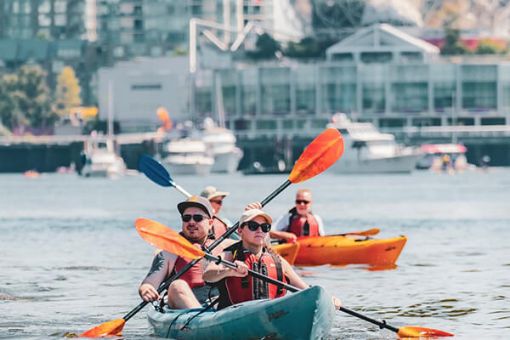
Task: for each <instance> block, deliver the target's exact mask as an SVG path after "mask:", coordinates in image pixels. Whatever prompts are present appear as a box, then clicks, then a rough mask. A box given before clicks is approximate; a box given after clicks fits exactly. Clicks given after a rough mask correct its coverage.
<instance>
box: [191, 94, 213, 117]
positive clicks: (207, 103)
mask: <svg viewBox="0 0 510 340" xmlns="http://www.w3.org/2000/svg"><path fill="white" fill-rule="evenodd" d="M195 100H196V102H195V103H196V111H197V112H198V113H202V114H210V113H212V99H211V91H210V89H208V88H207V89H205V88H197V90H196V95H195Z"/></svg>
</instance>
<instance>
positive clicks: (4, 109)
mask: <svg viewBox="0 0 510 340" xmlns="http://www.w3.org/2000/svg"><path fill="white" fill-rule="evenodd" d="M50 103H51V96H50V91H49V88H48V85H47V83H46V73H45V72H44V71H43V69H42V68H41V67H40V66H38V65H25V66H22V67H21V68H19V69H18V70H17V72H16V73H13V74H6V75H3V76H1V77H0V120H1V122H2V124H3V125H5V126H6V127H7V128H9V129H13V128H15V127H18V126H30V127H33V128H40V127H48V126H51V125H52V124H53V123H54V122H55V120H56V119H57V115H56V114H55V112H53V111H52V109H51V104H50Z"/></svg>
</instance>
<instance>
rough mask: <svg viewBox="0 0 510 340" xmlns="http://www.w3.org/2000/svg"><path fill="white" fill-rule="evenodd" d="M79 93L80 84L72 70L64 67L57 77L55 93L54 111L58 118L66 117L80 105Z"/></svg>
mask: <svg viewBox="0 0 510 340" xmlns="http://www.w3.org/2000/svg"><path fill="white" fill-rule="evenodd" d="M80 92H81V88H80V84H79V83H78V78H76V74H75V73H74V70H73V68H72V67H70V66H66V67H64V68H63V69H62V72H60V75H59V76H58V79H57V88H56V91H55V101H56V104H55V111H56V112H57V114H58V115H59V116H60V117H66V116H68V115H69V113H70V111H71V109H72V108H73V107H78V106H80V105H81V98H80Z"/></svg>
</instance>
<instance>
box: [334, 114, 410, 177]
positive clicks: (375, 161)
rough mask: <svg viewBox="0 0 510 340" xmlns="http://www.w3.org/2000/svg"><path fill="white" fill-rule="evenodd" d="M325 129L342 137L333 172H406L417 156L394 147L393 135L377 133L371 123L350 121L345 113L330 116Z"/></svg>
mask: <svg viewBox="0 0 510 340" xmlns="http://www.w3.org/2000/svg"><path fill="white" fill-rule="evenodd" d="M331 120H332V122H331V123H330V124H328V127H334V128H336V129H338V130H339V131H340V132H341V133H342V136H343V138H344V146H345V151H344V154H343V156H342V157H341V158H340V159H339V160H338V161H337V162H336V163H335V164H334V165H333V166H332V170H331V171H333V172H335V173H351V174H366V173H409V172H411V171H413V170H414V168H415V165H416V162H417V160H418V158H419V157H420V153H419V152H418V151H417V150H416V149H414V148H411V147H405V146H403V145H400V144H397V142H396V141H395V136H393V135H392V134H389V133H381V132H379V131H378V130H377V129H376V127H375V126H374V124H372V123H359V122H352V121H351V120H349V119H348V118H347V116H346V115H345V114H336V115H334V116H333V117H332V119H331Z"/></svg>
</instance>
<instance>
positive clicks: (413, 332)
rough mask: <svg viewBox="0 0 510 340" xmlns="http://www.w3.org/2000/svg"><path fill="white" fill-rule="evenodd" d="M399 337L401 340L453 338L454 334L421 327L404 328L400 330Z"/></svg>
mask: <svg viewBox="0 0 510 340" xmlns="http://www.w3.org/2000/svg"><path fill="white" fill-rule="evenodd" d="M398 336H399V337H400V338H420V337H423V338H428V337H442V336H453V334H452V333H448V332H445V331H441V330H439V329H433V328H425V327H419V326H404V327H400V328H399V329H398Z"/></svg>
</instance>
